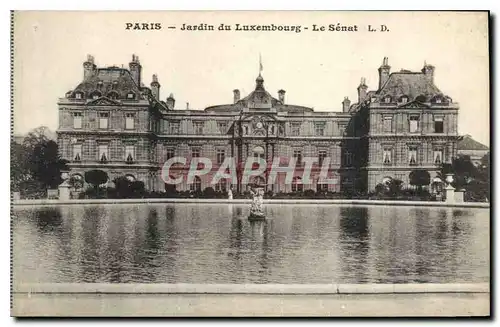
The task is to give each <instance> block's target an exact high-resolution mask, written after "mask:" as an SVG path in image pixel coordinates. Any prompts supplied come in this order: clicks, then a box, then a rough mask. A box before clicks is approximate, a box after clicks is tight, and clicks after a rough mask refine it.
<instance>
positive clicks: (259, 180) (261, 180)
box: [252, 176, 266, 186]
mask: <svg viewBox="0 0 500 327" xmlns="http://www.w3.org/2000/svg"><path fill="white" fill-rule="evenodd" d="M252 184H254V185H261V186H262V185H264V184H266V179H265V178H264V177H262V176H254V177H253V178H252Z"/></svg>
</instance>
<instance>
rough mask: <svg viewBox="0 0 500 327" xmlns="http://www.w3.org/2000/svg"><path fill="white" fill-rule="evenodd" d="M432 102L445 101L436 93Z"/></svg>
mask: <svg viewBox="0 0 500 327" xmlns="http://www.w3.org/2000/svg"><path fill="white" fill-rule="evenodd" d="M431 102H432V103H437V104H440V103H443V97H441V96H440V95H436V96H435V97H434V98H432V100H431Z"/></svg>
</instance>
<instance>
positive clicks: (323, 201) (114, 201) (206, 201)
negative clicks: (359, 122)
mask: <svg viewBox="0 0 500 327" xmlns="http://www.w3.org/2000/svg"><path fill="white" fill-rule="evenodd" d="M251 201H252V200H250V199H233V200H229V199H178V198H170V199H169V198H165V199H164V198H161V199H160V198H148V199H73V200H49V199H36V200H15V201H13V202H12V205H13V206H15V207H17V206H54V205H86V204H94V205H96V204H97V205H99V204H155V203H158V204H169V203H193V204H198V203H203V204H248V203H251ZM264 204H339V205H382V206H414V207H445V208H488V209H489V208H490V203H487V202H461V203H447V202H431V201H396V200H349V199H342V200H339V199H264Z"/></svg>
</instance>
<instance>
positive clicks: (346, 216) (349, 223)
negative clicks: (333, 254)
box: [339, 207, 370, 283]
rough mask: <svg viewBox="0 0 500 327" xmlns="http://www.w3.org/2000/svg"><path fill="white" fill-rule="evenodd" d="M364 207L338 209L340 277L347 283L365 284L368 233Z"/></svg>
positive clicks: (366, 213)
mask: <svg viewBox="0 0 500 327" xmlns="http://www.w3.org/2000/svg"><path fill="white" fill-rule="evenodd" d="M368 218H369V217H368V209H367V208H366V207H342V208H340V224H339V226H340V239H339V242H340V244H339V245H340V252H341V253H340V258H344V259H343V260H342V262H341V272H342V277H343V278H345V279H347V280H348V281H349V282H354V283H363V282H366V279H367V275H368V272H367V271H366V265H367V261H368V255H369V250H370V247H369V238H370V231H369V227H368Z"/></svg>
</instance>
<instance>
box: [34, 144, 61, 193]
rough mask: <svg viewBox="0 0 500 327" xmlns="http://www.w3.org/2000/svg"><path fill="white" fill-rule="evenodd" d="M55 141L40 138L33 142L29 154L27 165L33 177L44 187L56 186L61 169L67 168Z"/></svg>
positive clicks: (59, 180) (59, 182)
mask: <svg viewBox="0 0 500 327" xmlns="http://www.w3.org/2000/svg"><path fill="white" fill-rule="evenodd" d="M58 151H59V149H58V145H57V143H56V142H54V141H52V140H46V139H42V140H41V142H40V143H38V144H35V145H34V146H33V148H32V151H31V153H30V156H29V162H28V167H29V169H30V171H31V173H32V175H33V177H34V178H35V179H36V180H38V181H40V182H41V183H42V185H44V186H45V187H46V188H51V189H53V188H57V187H58V186H59V184H61V183H62V179H61V170H67V169H68V167H67V161H66V160H63V159H61V158H60V157H59V152H58Z"/></svg>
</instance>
